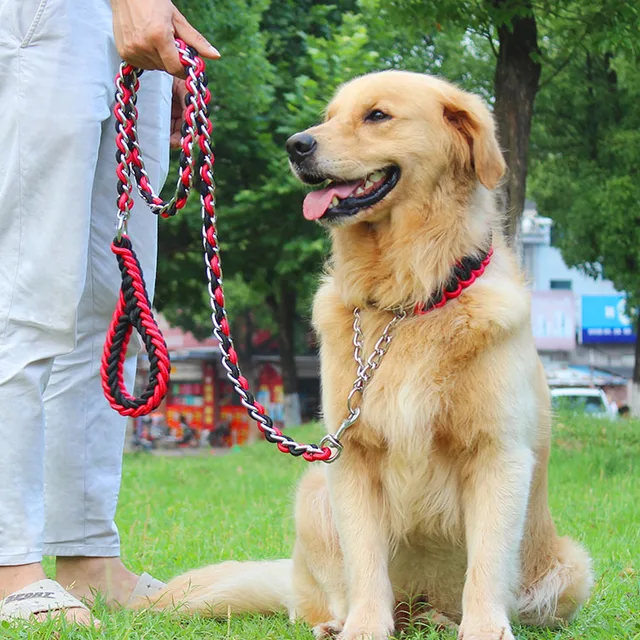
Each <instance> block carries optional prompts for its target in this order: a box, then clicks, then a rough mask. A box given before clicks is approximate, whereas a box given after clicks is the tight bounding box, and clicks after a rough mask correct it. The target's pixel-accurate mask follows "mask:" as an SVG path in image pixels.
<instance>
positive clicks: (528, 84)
mask: <svg viewBox="0 0 640 640" xmlns="http://www.w3.org/2000/svg"><path fill="white" fill-rule="evenodd" d="M363 4H364V5H366V6H368V7H369V8H371V9H374V8H377V9H378V10H379V11H380V12H381V14H383V15H384V17H385V18H386V19H387V20H389V21H394V22H396V23H399V24H402V25H403V27H404V29H405V30H406V33H407V34H412V35H411V37H412V39H413V40H416V39H418V38H419V37H420V36H421V35H423V34H427V36H431V37H433V38H434V39H435V40H436V42H437V39H438V35H439V34H440V33H442V32H444V31H445V30H454V31H460V30H462V31H466V32H467V33H468V34H476V35H480V36H483V37H484V38H485V39H486V40H487V42H488V43H489V45H490V47H491V51H492V52H493V55H494V61H495V62H494V81H493V98H494V100H493V102H494V113H495V117H496V123H497V126H498V133H499V136H500V142H501V146H502V148H503V151H504V155H505V159H506V162H507V166H508V173H507V176H506V182H505V196H506V198H505V200H506V208H507V212H508V215H507V216H506V218H505V232H506V234H507V237H508V238H509V239H510V240H511V241H512V242H515V241H516V236H517V232H518V229H519V223H520V218H521V216H522V211H523V209H524V201H525V194H526V182H527V171H528V153H529V137H530V132H531V124H532V119H533V110H534V103H535V99H536V96H537V94H538V91H539V89H540V81H541V80H540V78H541V74H542V71H543V69H545V68H547V67H548V68H547V69H546V70H547V73H548V74H553V73H554V72H557V71H558V70H559V69H562V68H563V66H564V65H566V64H567V63H568V62H569V61H570V60H571V58H572V56H573V51H574V50H575V48H576V47H578V46H579V45H580V43H581V42H582V41H583V39H584V38H585V36H586V35H587V34H593V32H595V31H598V32H599V33H600V34H602V35H603V37H604V36H606V34H607V33H608V32H609V30H610V29H611V28H615V27H617V25H618V24H619V23H620V22H621V21H625V20H627V21H629V20H633V19H635V24H637V7H636V8H634V7H633V6H630V3H627V2H626V1H625V0H586V1H583V2H575V1H571V0H569V1H567V0H537V1H536V0H442V1H440V2H435V3H428V2H421V1H419V0H363ZM634 14H635V17H634ZM423 37H424V36H423ZM558 51H560V52H561V56H556V55H554V54H555V53H556V52H558Z"/></svg>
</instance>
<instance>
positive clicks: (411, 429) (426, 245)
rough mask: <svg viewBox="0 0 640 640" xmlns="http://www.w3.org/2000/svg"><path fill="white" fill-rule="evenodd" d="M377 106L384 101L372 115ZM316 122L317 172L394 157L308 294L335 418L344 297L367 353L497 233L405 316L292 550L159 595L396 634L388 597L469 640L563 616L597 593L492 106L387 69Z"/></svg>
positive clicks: (339, 406)
mask: <svg viewBox="0 0 640 640" xmlns="http://www.w3.org/2000/svg"><path fill="white" fill-rule="evenodd" d="M374 108H375V109H379V110H382V111H383V112H385V113H388V114H390V115H391V116H392V118H391V119H389V120H386V121H383V122H379V123H371V122H365V116H366V114H367V113H368V112H370V111H371V109H374ZM308 133H309V134H310V135H312V136H313V137H314V138H315V140H316V141H317V150H316V152H315V154H314V156H315V158H314V162H315V165H314V167H315V171H316V172H317V173H319V174H326V175H330V176H334V177H336V176H337V177H339V178H342V179H344V180H354V179H359V178H362V177H363V176H365V175H367V174H369V173H371V172H373V171H376V170H378V169H380V168H383V167H387V166H389V165H390V164H393V165H397V166H398V167H400V169H401V178H400V181H399V183H398V185H397V186H396V187H395V189H393V190H392V191H391V192H390V193H389V194H388V195H387V197H386V198H385V199H384V200H382V201H381V202H379V203H378V204H377V205H375V206H374V207H373V208H371V209H368V210H364V211H362V212H361V213H359V214H357V215H356V216H354V217H353V218H349V219H348V220H346V221H345V222H344V223H342V224H335V225H333V226H332V227H331V229H330V234H331V240H332V245H333V251H332V258H331V260H330V264H329V266H328V270H327V275H326V277H325V278H324V280H323V282H322V284H321V286H320V288H319V291H318V292H317V295H316V298H315V304H314V310H313V319H314V324H315V327H316V329H317V332H318V335H319V336H320V341H321V349H320V354H321V366H322V387H323V410H324V420H325V423H326V428H327V430H328V431H329V432H335V431H336V429H337V428H338V426H339V425H340V423H341V421H342V420H343V419H344V418H345V413H346V409H345V400H346V397H347V395H348V393H349V391H350V389H351V386H352V384H353V381H354V378H355V375H356V367H355V363H354V360H353V345H352V323H353V309H354V307H361V308H362V323H363V331H364V336H365V339H364V346H365V348H364V351H365V353H366V354H368V353H370V352H371V350H372V348H373V345H374V343H375V341H376V340H377V338H378V337H379V336H380V335H381V333H382V330H383V328H384V327H385V325H386V324H387V322H388V321H389V320H390V318H391V317H392V315H393V314H392V311H390V310H392V309H397V308H399V307H402V308H409V309H410V308H411V307H412V306H413V305H414V304H415V303H416V302H419V301H424V300H426V299H428V297H429V296H430V294H432V292H434V291H435V290H436V289H437V288H438V287H439V286H441V285H442V284H443V283H444V282H445V281H446V279H447V277H448V276H449V274H450V270H451V267H452V265H454V264H455V263H456V261H458V260H459V259H460V258H461V257H463V256H466V255H473V254H478V253H479V252H480V251H481V250H482V249H483V248H485V249H486V247H487V246H488V242H489V239H490V238H491V237H492V242H493V246H494V250H495V252H494V255H493V258H492V260H491V263H490V265H489V266H488V268H487V270H486V273H485V274H484V275H483V276H482V277H480V278H479V279H478V280H477V282H475V283H474V284H473V285H472V286H470V287H469V288H468V289H466V290H465V291H464V293H463V294H462V295H461V296H460V297H459V298H457V299H456V300H453V301H451V302H449V303H447V304H446V305H445V306H444V307H442V308H440V309H437V310H435V311H433V312H431V313H429V314H427V315H418V316H415V315H409V316H408V317H407V318H406V319H405V320H403V321H402V322H400V323H399V324H398V325H397V327H396V329H395V331H394V337H393V342H392V344H391V346H390V348H389V350H388V352H387V354H386V355H385V357H384V359H383V361H382V364H381V366H380V368H379V369H378V370H377V371H376V372H375V375H374V376H373V379H372V380H371V383H370V385H369V386H368V388H367V390H366V393H365V394H364V398H363V399H362V404H361V409H362V413H361V417H360V419H359V421H358V422H357V423H356V424H355V425H354V426H353V427H351V428H350V429H349V430H348V431H347V432H346V433H345V435H344V439H343V441H344V446H345V449H344V453H343V455H342V457H341V458H340V460H339V461H338V462H337V463H335V464H333V465H326V466H322V465H320V463H317V464H316V465H315V466H314V467H313V468H312V469H310V470H309V471H308V473H307V474H306V475H305V476H304V478H303V480H302V482H301V484H300V487H299V489H298V494H297V504H296V527H297V538H296V543H295V549H294V552H293V559H292V561H288V560H282V561H276V562H262V563H246V564H243V563H224V564H222V565H217V566H214V567H208V568H205V569H201V570H199V571H196V572H192V573H189V574H187V575H185V576H181V577H179V578H177V579H176V580H174V581H173V582H171V583H170V584H169V585H168V587H167V589H166V590H165V591H164V592H163V593H162V594H161V595H160V597H159V599H158V601H157V602H156V603H155V606H158V607H167V606H173V605H178V604H180V605H182V606H183V607H184V609H185V610H187V611H194V610H202V611H204V612H207V611H208V612H209V613H211V614H212V615H226V613H227V610H228V608H229V607H230V609H231V610H232V611H262V612H266V611H275V610H278V609H282V608H287V609H288V610H289V611H290V613H291V615H292V616H297V617H300V618H302V619H304V620H305V621H306V622H308V623H309V624H310V625H311V626H312V627H314V630H315V633H316V635H317V636H318V637H322V636H323V635H325V634H331V633H338V634H339V638H340V640H356V639H357V640H364V639H370V638H371V639H374V640H383V639H386V638H389V636H390V634H391V633H393V629H394V624H395V622H397V620H396V621H395V622H394V606H395V605H396V604H397V603H399V602H413V603H414V604H413V606H414V611H419V612H420V615H424V616H427V615H431V616H432V618H433V617H434V616H435V619H436V620H440V621H442V620H445V618H444V616H446V619H449V620H451V621H454V622H455V623H459V625H460V627H459V635H460V637H461V638H464V640H508V639H510V638H513V635H512V632H511V629H510V624H509V619H510V618H513V617H515V618H519V619H520V620H521V621H522V622H524V623H527V624H533V625H556V624H558V623H560V622H562V621H566V620H570V619H571V618H572V616H573V615H574V614H575V612H576V611H577V610H578V608H579V607H580V606H581V604H582V603H583V602H584V601H585V599H586V598H587V596H588V593H589V590H590V586H591V581H592V579H591V571H590V560H589V558H588V556H587V554H586V553H585V551H584V550H583V549H582V548H581V547H580V546H578V545H577V544H576V543H575V542H573V541H572V540H570V539H568V538H560V537H558V535H557V534H556V530H555V527H554V524H553V521H552V518H551V515H550V513H549V508H548V504H547V464H548V460H549V446H550V408H549V393H548V389H547V385H546V381H545V376H544V371H543V368H542V366H541V363H540V361H539V359H538V356H537V353H536V349H535V346H534V342H533V338H532V334H531V328H530V320H529V295H528V293H527V291H526V289H525V286H524V283H523V277H522V275H521V272H520V269H519V266H518V263H517V260H516V258H515V257H514V255H513V254H512V252H511V251H510V250H509V249H508V248H507V246H506V244H505V242H504V240H503V238H502V235H501V221H500V216H499V215H498V212H497V206H496V203H495V195H494V192H493V190H494V189H495V187H496V186H497V185H498V182H499V180H500V178H501V176H502V174H503V172H504V161H503V158H502V155H501V153H500V150H499V147H498V143H497V141H496V137H495V134H494V125H493V120H492V117H491V115H490V113H489V111H488V110H487V108H486V107H485V106H484V104H483V103H482V101H481V100H480V99H479V98H478V97H476V96H473V95H470V94H467V93H465V92H463V91H461V90H459V89H458V88H456V87H453V86H452V85H450V84H448V83H446V82H444V81H442V80H439V79H436V78H433V77H430V76H425V75H419V74H410V73H403V72H384V73H380V74H372V75H369V76H364V77H362V78H358V79H356V80H354V81H352V82H351V83H349V84H347V85H345V86H344V87H342V88H341V89H340V91H339V92H338V94H337V96H336V97H335V98H334V100H333V101H332V103H331V104H330V106H329V108H328V111H327V117H326V120H325V122H324V123H323V124H321V125H319V126H317V127H314V128H312V129H310V130H308ZM396 618H397V616H396Z"/></svg>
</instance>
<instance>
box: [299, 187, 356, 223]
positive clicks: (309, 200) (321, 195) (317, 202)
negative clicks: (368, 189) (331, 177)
mask: <svg viewBox="0 0 640 640" xmlns="http://www.w3.org/2000/svg"><path fill="white" fill-rule="evenodd" d="M361 183H362V180H356V181H355V182H347V183H345V184H337V185H331V186H329V187H327V188H326V189H319V190H318V191H312V192H311V193H308V194H307V197H306V198H305V199H304V203H303V204H302V213H303V214H304V217H305V218H306V219H307V220H319V219H320V218H322V216H323V215H324V214H325V212H326V210H327V209H328V208H329V206H330V205H331V201H332V200H333V198H334V196H337V197H338V198H340V199H341V200H344V198H348V197H349V196H350V195H351V194H352V193H353V192H354V191H355V190H356V189H357V188H358V186H359V185H360V184H361Z"/></svg>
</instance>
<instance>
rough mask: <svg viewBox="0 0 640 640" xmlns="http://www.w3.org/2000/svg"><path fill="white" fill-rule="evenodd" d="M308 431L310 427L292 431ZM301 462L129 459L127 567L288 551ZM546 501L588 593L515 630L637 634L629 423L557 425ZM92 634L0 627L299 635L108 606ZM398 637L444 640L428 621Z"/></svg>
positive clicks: (51, 634) (256, 454)
mask: <svg viewBox="0 0 640 640" xmlns="http://www.w3.org/2000/svg"><path fill="white" fill-rule="evenodd" d="M295 435H296V437H300V438H301V439H306V440H307V441H308V440H309V439H311V438H315V437H316V436H317V435H318V427H307V428H304V429H299V430H296V432H295ZM306 464H307V463H305V462H304V461H303V460H300V459H293V458H291V457H290V456H285V455H283V454H281V453H279V452H278V451H277V450H276V449H275V447H274V446H273V445H268V444H266V443H260V444H257V445H253V446H251V447H247V448H245V449H243V450H241V451H234V452H232V453H230V454H228V455H225V456H205V457H198V458H161V457H155V456H150V455H145V454H134V455H128V456H127V457H126V461H125V472H124V479H123V488H122V494H121V499H120V509H119V512H118V524H119V527H120V532H121V535H122V539H123V550H124V557H125V560H126V561H127V563H128V564H129V566H130V567H131V568H132V569H134V570H136V571H142V570H146V571H149V572H150V573H152V574H153V575H154V576H156V577H157V578H160V579H164V580H167V579H169V578H171V577H172V576H173V575H175V574H177V573H180V572H183V571H185V570H187V569H191V568H194V567H197V566H201V565H204V564H209V563H213V562H217V561H220V560H227V559H235V560H244V559H249V558H251V559H260V558H276V557H287V556H288V555H289V553H290V549H291V546H292V543H293V535H294V525H293V520H292V509H291V506H292V492H293V488H294V486H295V484H296V481H297V479H298V478H299V477H300V475H301V473H302V472H303V471H304V469H305V467H306ZM550 473H551V479H550V487H551V489H550V501H551V508H552V511H553V514H554V517H555V520H556V523H557V526H558V530H559V531H560V532H561V533H563V534H569V535H571V536H573V537H574V538H576V539H577V540H580V541H581V542H582V543H584V544H585V545H586V547H587V548H588V549H589V551H590V553H591V554H592V556H593V558H594V562H595V570H596V574H597V582H596V587H595V589H594V592H593V595H592V596H591V599H590V600H589V602H588V603H587V605H586V607H585V608H584V609H583V611H582V612H581V613H580V615H579V617H578V619H577V620H576V621H575V622H574V623H573V624H572V625H570V626H569V627H567V628H566V629H563V630H560V631H548V630H530V629H526V628H516V630H515V631H516V635H517V637H518V638H520V639H522V640H524V639H529V640H533V639H537V640H543V639H544V640H551V639H558V640H560V639H562V640H577V639H578V638H579V639H581V640H590V639H603V640H605V639H607V640H609V639H616V640H618V639H619V640H628V639H634V638H635V639H636V640H637V639H640V423H639V422H625V421H619V422H615V423H604V422H602V421H599V422H598V421H593V420H584V419H582V420H579V421H578V420H575V419H567V420H561V421H559V422H558V424H557V426H556V429H555V446H554V452H553V456H552V460H551V470H550ZM96 614H97V615H98V616H99V617H100V618H101V619H102V620H103V630H102V631H101V632H96V631H91V630H83V629H73V628H63V629H61V627H60V624H61V623H60V622H59V621H53V622H51V623H47V624H44V625H41V626H33V625H27V624H25V625H24V626H22V627H11V628H9V627H8V626H2V625H1V624H0V638H15V639H30V638H34V639H35V638H38V639H45V640H46V639H47V638H55V637H56V634H55V632H56V630H58V634H59V637H60V638H69V639H76V638H77V639H80V638H82V639H84V638H105V637H106V638H109V639H113V640H125V639H126V640H129V639H130V640H141V639H143V638H144V639H149V640H151V639H153V640H163V639H170V638H178V639H185V640H186V639H196V638H198V639H205V638H233V639H234V640H235V639H237V640H265V639H295V640H298V639H299V640H310V639H311V638H312V634H311V633H310V631H309V630H308V629H307V628H306V627H305V626H304V625H296V626H291V625H290V624H289V623H288V621H287V620H286V617H285V616H271V617H266V618H263V617H260V616H243V617H233V618H231V620H223V621H211V620H205V619H201V618H199V617H193V618H190V619H182V620H179V619H175V618H172V617H171V616H169V615H166V614H152V613H146V612H143V613H134V612H129V611H119V612H115V613H112V612H108V611H106V610H105V609H104V608H103V607H100V606H99V605H98V606H97V608H96ZM405 637H406V639H407V640H431V639H436V638H439V639H444V640H452V639H453V638H454V637H455V636H454V634H451V633H449V634H447V633H438V632H436V631H435V630H433V629H426V630H424V629H423V630H421V631H413V632H411V633H409V634H407V636H405Z"/></svg>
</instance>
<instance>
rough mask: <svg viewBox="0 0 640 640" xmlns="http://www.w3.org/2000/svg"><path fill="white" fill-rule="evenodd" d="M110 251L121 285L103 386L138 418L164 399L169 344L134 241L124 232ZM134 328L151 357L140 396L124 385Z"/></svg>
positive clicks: (112, 400)
mask: <svg viewBox="0 0 640 640" xmlns="http://www.w3.org/2000/svg"><path fill="white" fill-rule="evenodd" d="M111 250H112V251H113V252H114V253H115V254H116V257H117V259H118V267H119V268H120V272H121V274H122V285H121V287H120V296H119V298H118V304H117V306H116V310H115V311H114V314H113V319H112V322H111V326H110V327H109V331H108V332H107V338H106V341H105V346H104V351H103V354H102V363H101V372H102V388H103V390H104V393H105V396H106V398H107V400H108V401H109V404H110V405H111V406H112V407H113V408H114V409H117V410H118V411H119V413H121V414H122V415H126V416H132V417H137V416H141V415H145V414H147V413H149V412H150V411H152V410H153V409H154V408H155V407H157V406H158V405H159V404H160V402H162V398H164V396H165V394H166V392H167V387H168V384H169V371H170V369H171V364H170V362H169V353H168V351H167V345H166V343H165V341H164V338H163V337H162V333H161V332H160V330H159V329H158V326H157V324H156V322H155V320H154V318H153V314H152V312H151V302H150V301H149V294H148V293H147V289H146V286H145V284H144V278H143V275H142V269H141V267H140V263H139V262H138V258H137V257H136V254H135V252H134V251H133V247H132V246H131V241H130V240H129V238H128V237H127V236H125V235H123V236H122V237H121V238H116V239H115V240H114V241H113V243H112V245H111ZM133 329H135V330H136V331H137V332H138V333H139V334H140V337H141V339H142V341H143V343H144V345H145V348H146V350H147V355H148V357H149V382H148V384H147V387H146V389H145V390H144V391H143V392H142V394H141V395H140V397H139V398H136V397H134V396H132V395H130V394H129V393H128V392H127V390H126V387H125V384H124V363H125V360H126V358H127V347H128V345H129V340H130V338H131V334H132V333H133Z"/></svg>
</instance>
